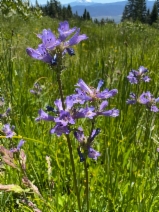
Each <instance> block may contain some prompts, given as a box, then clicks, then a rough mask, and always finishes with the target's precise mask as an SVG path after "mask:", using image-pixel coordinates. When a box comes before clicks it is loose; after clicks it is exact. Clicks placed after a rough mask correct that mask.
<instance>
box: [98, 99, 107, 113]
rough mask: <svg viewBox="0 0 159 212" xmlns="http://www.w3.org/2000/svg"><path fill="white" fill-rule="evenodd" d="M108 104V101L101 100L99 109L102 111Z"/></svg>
mask: <svg viewBox="0 0 159 212" xmlns="http://www.w3.org/2000/svg"><path fill="white" fill-rule="evenodd" d="M107 106H108V101H103V102H102V103H101V105H100V108H99V111H103V110H104V109H105V108H106V107H107Z"/></svg>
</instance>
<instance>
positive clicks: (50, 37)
mask: <svg viewBox="0 0 159 212" xmlns="http://www.w3.org/2000/svg"><path fill="white" fill-rule="evenodd" d="M37 37H38V38H40V39H41V40H42V43H43V46H44V47H45V48H46V49H48V50H53V49H54V48H55V47H56V46H59V45H60V44H61V41H60V40H59V39H56V37H55V35H54V34H53V33H52V31H51V30H50V29H48V30H47V29H44V30H43V31H42V34H38V35H37Z"/></svg>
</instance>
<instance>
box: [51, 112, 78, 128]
mask: <svg viewBox="0 0 159 212" xmlns="http://www.w3.org/2000/svg"><path fill="white" fill-rule="evenodd" d="M54 121H55V122H56V123H61V125H63V126H67V125H68V124H75V121H74V119H73V118H72V117H71V115H70V113H69V112H67V111H64V110H61V111H60V116H59V117H57V118H55V119H54Z"/></svg>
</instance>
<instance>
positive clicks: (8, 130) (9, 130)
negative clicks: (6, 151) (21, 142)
mask: <svg viewBox="0 0 159 212" xmlns="http://www.w3.org/2000/svg"><path fill="white" fill-rule="evenodd" d="M14 129H15V127H14V126H12V127H10V124H5V125H4V126H3V128H2V131H3V132H4V134H5V135H6V138H12V137H13V136H14V135H15V132H14V131H13V130H14Z"/></svg>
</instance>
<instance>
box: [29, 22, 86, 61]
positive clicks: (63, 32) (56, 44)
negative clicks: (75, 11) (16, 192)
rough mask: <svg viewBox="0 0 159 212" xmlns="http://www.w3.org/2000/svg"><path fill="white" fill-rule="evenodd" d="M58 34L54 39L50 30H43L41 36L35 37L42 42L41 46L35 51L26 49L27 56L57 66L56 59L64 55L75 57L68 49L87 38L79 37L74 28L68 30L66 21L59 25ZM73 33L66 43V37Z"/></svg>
mask: <svg viewBox="0 0 159 212" xmlns="http://www.w3.org/2000/svg"><path fill="white" fill-rule="evenodd" d="M58 32H59V37H58V38H56V36H55V35H54V34H53V33H52V31H51V30H50V29H44V30H43V31H42V34H38V35H37V37H38V38H40V39H41V40H42V44H40V45H39V46H38V48H37V49H32V48H30V47H29V48H27V49H26V52H27V54H28V55H29V56H30V57H33V58H34V59H37V60H42V61H43V62H45V63H48V64H50V65H57V61H58V58H59V57H61V56H63V55H65V54H66V53H68V54H69V55H71V56H72V55H75V53H74V50H73V49H72V48H70V47H71V46H73V45H76V44H78V43H80V42H81V41H82V40H86V39H87V38H88V37H87V36H86V35H85V34H83V35H80V29H77V28H76V27H74V28H72V29H70V28H69V23H68V22H67V21H64V22H61V23H60V24H59V27H58ZM74 32H75V34H74V35H73V36H72V37H71V38H70V39H69V40H67V41H66V39H67V37H68V36H70V35H71V34H72V33H74Z"/></svg>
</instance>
